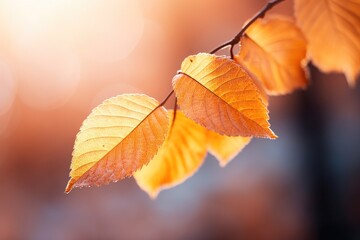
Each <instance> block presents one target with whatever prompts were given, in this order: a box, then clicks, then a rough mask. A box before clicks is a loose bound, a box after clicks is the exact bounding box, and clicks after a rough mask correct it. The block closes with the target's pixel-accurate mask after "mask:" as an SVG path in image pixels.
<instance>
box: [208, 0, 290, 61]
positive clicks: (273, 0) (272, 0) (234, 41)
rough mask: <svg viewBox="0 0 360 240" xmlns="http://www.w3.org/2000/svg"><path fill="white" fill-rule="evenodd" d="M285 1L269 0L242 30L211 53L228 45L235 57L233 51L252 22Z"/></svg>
mask: <svg viewBox="0 0 360 240" xmlns="http://www.w3.org/2000/svg"><path fill="white" fill-rule="evenodd" d="M283 1H285V0H270V1H269V2H267V3H266V5H265V6H264V7H263V8H262V9H261V10H260V11H259V12H258V13H256V14H255V15H254V16H253V17H252V18H251V19H250V21H249V22H248V23H247V24H246V25H245V26H244V27H243V28H242V29H241V31H240V32H239V33H238V34H237V35H236V36H235V37H234V38H233V39H232V40H230V41H227V42H226V43H223V44H221V45H220V46H219V47H217V48H215V49H214V50H212V51H211V52H210V54H214V53H216V52H217V51H219V50H221V49H223V48H225V47H227V46H230V56H231V58H232V59H233V58H234V53H233V48H234V46H235V45H236V44H238V43H239V42H240V39H241V37H242V35H243V34H244V33H245V31H246V30H247V29H248V28H249V27H250V26H251V24H253V23H254V22H255V21H256V20H257V19H258V18H263V17H264V16H265V14H266V12H267V11H269V10H270V9H272V8H273V7H274V6H275V5H277V4H279V3H281V2H283Z"/></svg>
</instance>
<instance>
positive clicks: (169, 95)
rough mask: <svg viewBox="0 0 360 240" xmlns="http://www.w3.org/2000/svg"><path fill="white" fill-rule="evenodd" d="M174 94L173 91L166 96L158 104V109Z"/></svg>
mask: <svg viewBox="0 0 360 240" xmlns="http://www.w3.org/2000/svg"><path fill="white" fill-rule="evenodd" d="M173 93H174V89H173V90H172V91H171V92H170V93H169V94H168V96H167V97H166V98H165V99H164V100H163V101H162V102H161V103H160V104H159V106H158V107H162V106H164V104H165V103H166V102H167V100H169V98H170V97H171V95H173Z"/></svg>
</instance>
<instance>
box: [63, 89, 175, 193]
mask: <svg viewBox="0 0 360 240" xmlns="http://www.w3.org/2000/svg"><path fill="white" fill-rule="evenodd" d="M167 131H168V117H167V112H166V110H165V108H163V107H160V106H159V103H158V102H157V101H156V100H155V99H153V98H150V97H148V96H146V95H141V94H133V95H130V94H125V95H119V96H117V97H113V98H110V99H108V100H106V101H104V102H103V103H102V104H101V105H99V106H98V107H96V108H95V109H93V111H92V112H91V114H90V115H89V116H88V117H87V119H86V120H85V121H84V122H83V124H82V126H81V128H80V132H79V133H78V135H77V136H76V140H75V146H74V151H73V159H72V162H71V172H70V177H71V179H70V181H69V183H68V185H67V187H66V190H65V192H70V191H71V189H72V188H73V187H84V186H100V185H103V184H108V183H110V182H115V181H118V180H120V179H122V178H125V177H127V176H131V175H132V174H133V173H134V172H135V171H136V170H137V169H139V168H140V167H142V166H143V165H144V164H147V163H148V162H149V160H150V159H152V158H153V156H154V155H155V154H156V152H157V151H158V148H159V147H160V146H161V145H162V143H163V142H164V140H165V135H166V133H167Z"/></svg>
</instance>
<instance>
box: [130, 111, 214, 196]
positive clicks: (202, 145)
mask: <svg viewBox="0 0 360 240" xmlns="http://www.w3.org/2000/svg"><path fill="white" fill-rule="evenodd" d="M169 116H170V117H169V118H170V122H172V116H173V111H169ZM206 150H207V142H206V134H205V129H204V128H203V127H201V126H200V125H197V124H196V123H195V122H193V121H192V120H190V119H188V118H187V117H185V115H184V114H183V113H182V112H181V111H180V110H178V111H177V112H176V118H175V122H174V124H173V126H172V129H171V130H170V135H168V137H167V138H166V140H165V143H164V144H163V146H162V147H161V148H160V149H159V152H158V154H157V155H156V156H155V157H154V158H153V159H152V160H151V161H150V163H149V164H148V165H147V166H144V167H143V168H142V169H141V170H139V171H137V172H136V173H135V174H134V178H135V179H136V182H137V183H138V185H139V186H140V188H141V189H143V190H144V191H145V192H147V193H148V194H149V195H150V196H151V197H152V198H155V197H156V196H157V195H158V193H159V191H160V190H162V189H165V188H170V187H173V186H175V185H178V184H180V183H182V182H183V181H185V180H186V179H187V178H189V177H190V176H191V175H193V174H194V173H195V172H196V171H197V170H198V168H199V167H200V166H201V164H202V163H203V161H204V158H205V155H206Z"/></svg>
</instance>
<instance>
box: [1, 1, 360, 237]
mask: <svg viewBox="0 0 360 240" xmlns="http://www.w3.org/2000/svg"><path fill="white" fill-rule="evenodd" d="M265 2H266V1H265V0H256V1H255V0H242V1H239V0H227V1H223V0H207V1H194V0H171V1H169V0H138V1H134V0H104V1H99V0H32V1H30V0H28V1H27V0H0V239H34V240H42V239H44V240H47V239H59V240H60V239H245V240H248V239H250V240H252V239H254V240H255V239H256V240H257V239H259V240H262V239H265V240H267V239H274V240H281V239H284V240H287V239H332V238H335V239H354V238H355V237H359V236H360V235H359V234H360V233H359V231H357V230H358V229H360V205H359V202H360V177H359V176H360V126H359V125H360V88H359V86H357V87H356V88H353V89H351V88H349V87H348V85H347V83H346V80H345V78H344V77H343V76H342V75H340V74H339V75H325V74H321V73H319V72H318V71H317V70H316V69H314V68H312V69H311V73H312V76H313V78H312V84H311V86H310V88H309V91H307V92H303V91H298V92H296V93H294V94H292V95H289V96H284V97H274V98H271V104H270V111H271V112H270V116H271V124H272V128H273V130H274V131H275V132H276V133H277V134H278V135H279V139H278V140H276V141H271V140H262V139H259V140H254V141H253V142H252V143H251V144H250V145H249V146H248V147H246V149H245V150H244V151H243V152H242V153H241V154H240V155H239V156H238V157H237V158H236V159H234V160H233V162H231V163H230V164H229V165H228V166H227V167H226V168H220V167H219V166H218V163H217V162H216V160H215V159H214V158H213V157H212V156H208V159H207V161H206V163H205V164H204V166H202V167H201V169H200V170H199V171H198V172H197V174H195V176H193V177H192V178H191V179H189V180H188V181H186V182H185V183H184V184H182V185H181V186H178V187H176V188H174V189H171V190H166V191H164V192H162V193H160V195H159V197H158V199H157V200H156V201H153V200H150V199H149V197H148V196H147V195H146V194H145V193H144V192H142V191H141V190H140V189H139V188H138V187H137V186H136V183H135V181H134V180H133V179H126V180H124V181H121V182H119V183H116V184H110V185H108V186H105V187H101V188H92V189H83V190H74V191H73V192H71V194H69V195H65V194H64V193H63V191H64V188H65V185H66V183H67V181H68V173H69V166H70V161H71V152H72V146H73V143H74V139H75V135H76V133H77V132H78V130H79V127H80V125H81V122H82V121H83V120H84V119H85V117H86V116H87V115H88V114H89V112H90V111H91V109H92V108H93V107H95V106H96V105H98V104H99V103H101V102H102V101H103V100H104V99H106V98H108V97H111V96H115V95H117V94H121V93H145V94H148V95H150V96H153V97H155V98H157V99H158V100H162V99H163V98H164V97H165V96H166V95H167V93H168V92H169V91H170V89H171V79H172V76H173V75H174V74H175V73H176V71H177V69H178V68H179V66H180V63H181V61H182V59H183V58H184V57H186V56H187V55H190V54H195V53H197V52H201V51H210V50H211V49H213V48H214V47H216V46H218V45H219V44H220V43H222V42H224V41H226V40H228V39H230V38H231V37H232V36H234V35H235V34H236V33H237V32H238V31H239V30H240V28H241V26H242V24H243V23H244V21H246V19H248V18H249V17H251V16H252V15H253V14H254V13H255V12H256V11H258V10H259V9H260V8H261V7H262V6H263V5H264V3H265ZM272 12H278V13H285V14H289V15H291V14H292V1H289V0H288V1H286V2H284V3H282V4H281V5H279V6H278V7H277V8H276V9H274V10H272ZM327 41H330V39H327ZM358 85H359V84H358ZM170 102H171V101H170ZM172 105H173V104H172V103H169V107H171V106H172Z"/></svg>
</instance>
